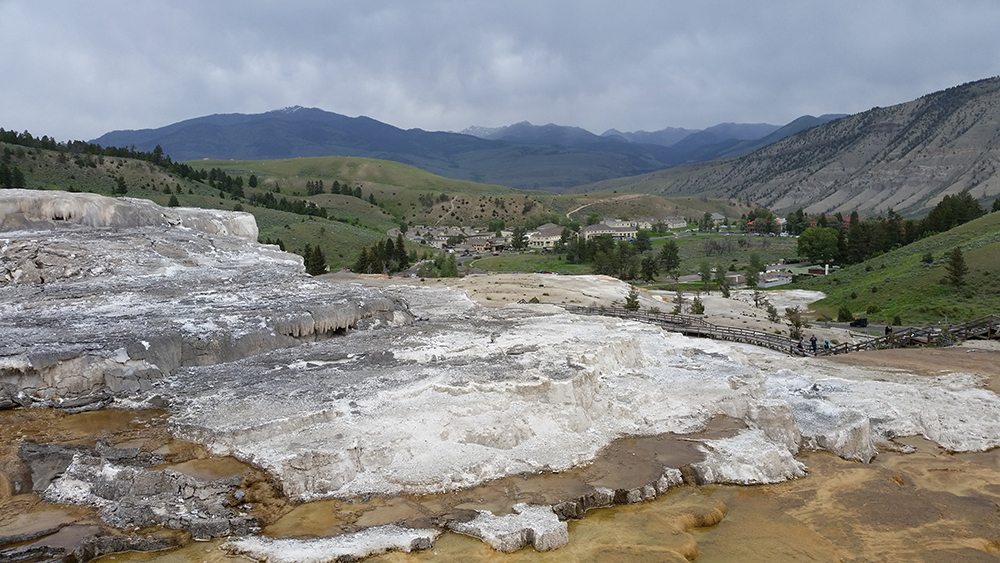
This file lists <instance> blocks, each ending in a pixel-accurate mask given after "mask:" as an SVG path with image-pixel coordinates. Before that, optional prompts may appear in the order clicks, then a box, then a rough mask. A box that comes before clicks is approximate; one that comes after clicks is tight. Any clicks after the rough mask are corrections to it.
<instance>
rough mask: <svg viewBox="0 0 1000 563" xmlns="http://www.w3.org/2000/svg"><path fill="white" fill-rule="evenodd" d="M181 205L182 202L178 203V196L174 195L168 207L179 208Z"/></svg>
mask: <svg viewBox="0 0 1000 563" xmlns="http://www.w3.org/2000/svg"><path fill="white" fill-rule="evenodd" d="M180 204H181V202H180V201H177V196H175V195H172V196H170V201H168V202H167V207H178V206H180Z"/></svg>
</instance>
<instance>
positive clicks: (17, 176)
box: [10, 166, 26, 188]
mask: <svg viewBox="0 0 1000 563" xmlns="http://www.w3.org/2000/svg"><path fill="white" fill-rule="evenodd" d="M10 185H11V187H13V188H24V187H26V184H25V181H24V173H23V172H21V169H20V168H18V167H17V166H14V167H12V168H11V170H10Z"/></svg>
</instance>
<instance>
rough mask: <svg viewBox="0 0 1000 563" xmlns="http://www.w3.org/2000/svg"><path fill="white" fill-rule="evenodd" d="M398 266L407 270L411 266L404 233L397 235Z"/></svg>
mask: <svg viewBox="0 0 1000 563" xmlns="http://www.w3.org/2000/svg"><path fill="white" fill-rule="evenodd" d="M395 258H396V267H397V268H399V270H405V269H407V268H409V267H410V257H409V256H407V254H406V245H405V244H404V243H403V233H402V232H400V233H399V234H397V235H396V257H395Z"/></svg>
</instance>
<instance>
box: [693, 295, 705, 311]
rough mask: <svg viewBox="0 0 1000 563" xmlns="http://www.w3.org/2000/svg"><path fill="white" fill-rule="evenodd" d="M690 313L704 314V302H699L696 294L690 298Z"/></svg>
mask: <svg viewBox="0 0 1000 563" xmlns="http://www.w3.org/2000/svg"><path fill="white" fill-rule="evenodd" d="M691 314H692V315H704V314H705V304H704V303H702V302H701V297H698V296H697V295H695V296H694V299H693V300H691Z"/></svg>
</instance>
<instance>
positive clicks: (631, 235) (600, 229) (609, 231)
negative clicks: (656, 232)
mask: <svg viewBox="0 0 1000 563" xmlns="http://www.w3.org/2000/svg"><path fill="white" fill-rule="evenodd" d="M638 232H639V231H638V229H636V228H635V227H612V226H610V225H607V224H605V223H598V224H596V225H587V226H586V227H584V228H582V229H580V234H581V235H583V238H584V240H590V239H592V238H594V237H599V236H601V235H611V238H613V239H615V240H635V236H636V234H638Z"/></svg>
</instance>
